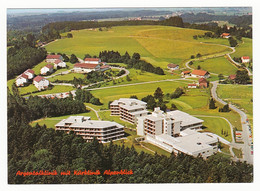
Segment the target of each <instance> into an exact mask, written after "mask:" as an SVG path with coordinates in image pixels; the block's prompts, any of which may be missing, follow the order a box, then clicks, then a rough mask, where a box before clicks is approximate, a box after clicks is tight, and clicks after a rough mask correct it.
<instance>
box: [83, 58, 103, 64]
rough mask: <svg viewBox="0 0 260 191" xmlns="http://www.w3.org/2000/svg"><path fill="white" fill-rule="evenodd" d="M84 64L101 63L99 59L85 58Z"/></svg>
mask: <svg viewBox="0 0 260 191" xmlns="http://www.w3.org/2000/svg"><path fill="white" fill-rule="evenodd" d="M84 62H85V63H86V64H99V63H100V62H101V59H100V58H85V59H84Z"/></svg>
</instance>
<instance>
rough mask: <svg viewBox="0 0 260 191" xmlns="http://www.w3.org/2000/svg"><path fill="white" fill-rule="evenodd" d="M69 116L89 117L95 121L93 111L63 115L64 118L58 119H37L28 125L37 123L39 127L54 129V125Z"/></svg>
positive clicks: (95, 117)
mask: <svg viewBox="0 0 260 191" xmlns="http://www.w3.org/2000/svg"><path fill="white" fill-rule="evenodd" d="M69 116H88V117H91V119H92V120H97V116H96V114H95V113H94V112H93V111H91V110H90V111H89V112H86V113H79V114H74V115H64V116H60V117H47V118H43V119H38V120H36V121H32V122H31V123H30V125H31V126H35V125H36V123H38V124H39V125H43V124H45V125H46V126H47V127H48V128H55V125H56V124H57V123H58V122H59V121H61V120H62V119H67V118H68V117H69Z"/></svg>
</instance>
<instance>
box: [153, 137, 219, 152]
mask: <svg viewBox="0 0 260 191" xmlns="http://www.w3.org/2000/svg"><path fill="white" fill-rule="evenodd" d="M156 137H158V138H160V140H159V141H164V142H166V143H167V144H169V145H172V147H173V148H174V149H176V150H179V151H181V152H184V153H189V154H191V155H192V154H193V153H194V152H201V151H203V150H206V149H210V148H212V146H210V145H209V144H212V143H215V142H217V141H218V140H217V139H216V138H213V137H210V136H209V135H206V134H203V133H198V132H196V133H193V134H190V135H186V136H183V137H177V138H175V137H171V136H170V135H166V134H162V135H156ZM157 140H158V139H157Z"/></svg>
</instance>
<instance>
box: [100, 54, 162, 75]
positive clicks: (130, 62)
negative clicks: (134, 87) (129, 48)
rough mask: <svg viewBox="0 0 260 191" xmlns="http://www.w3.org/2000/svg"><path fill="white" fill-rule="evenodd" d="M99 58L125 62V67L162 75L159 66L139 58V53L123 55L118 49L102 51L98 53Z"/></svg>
mask: <svg viewBox="0 0 260 191" xmlns="http://www.w3.org/2000/svg"><path fill="white" fill-rule="evenodd" d="M99 58H100V59H101V60H102V61H103V62H108V63H125V64H127V68H135V69H140V70H143V71H146V72H150V73H155V74H158V75H164V71H163V69H162V68H160V67H154V66H153V65H152V64H150V63H148V62H146V61H144V60H141V59H140V58H141V56H140V54H139V53H133V55H132V57H130V55H129V54H128V52H126V53H125V54H124V55H122V56H121V54H120V53H119V52H118V51H113V50H112V51H106V50H105V51H102V52H100V53H99Z"/></svg>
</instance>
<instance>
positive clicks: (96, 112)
mask: <svg viewBox="0 0 260 191" xmlns="http://www.w3.org/2000/svg"><path fill="white" fill-rule="evenodd" d="M86 108H89V109H91V110H92V111H94V112H95V114H96V116H97V118H98V120H101V119H100V117H99V115H98V111H97V110H95V109H94V108H92V107H90V106H86Z"/></svg>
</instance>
